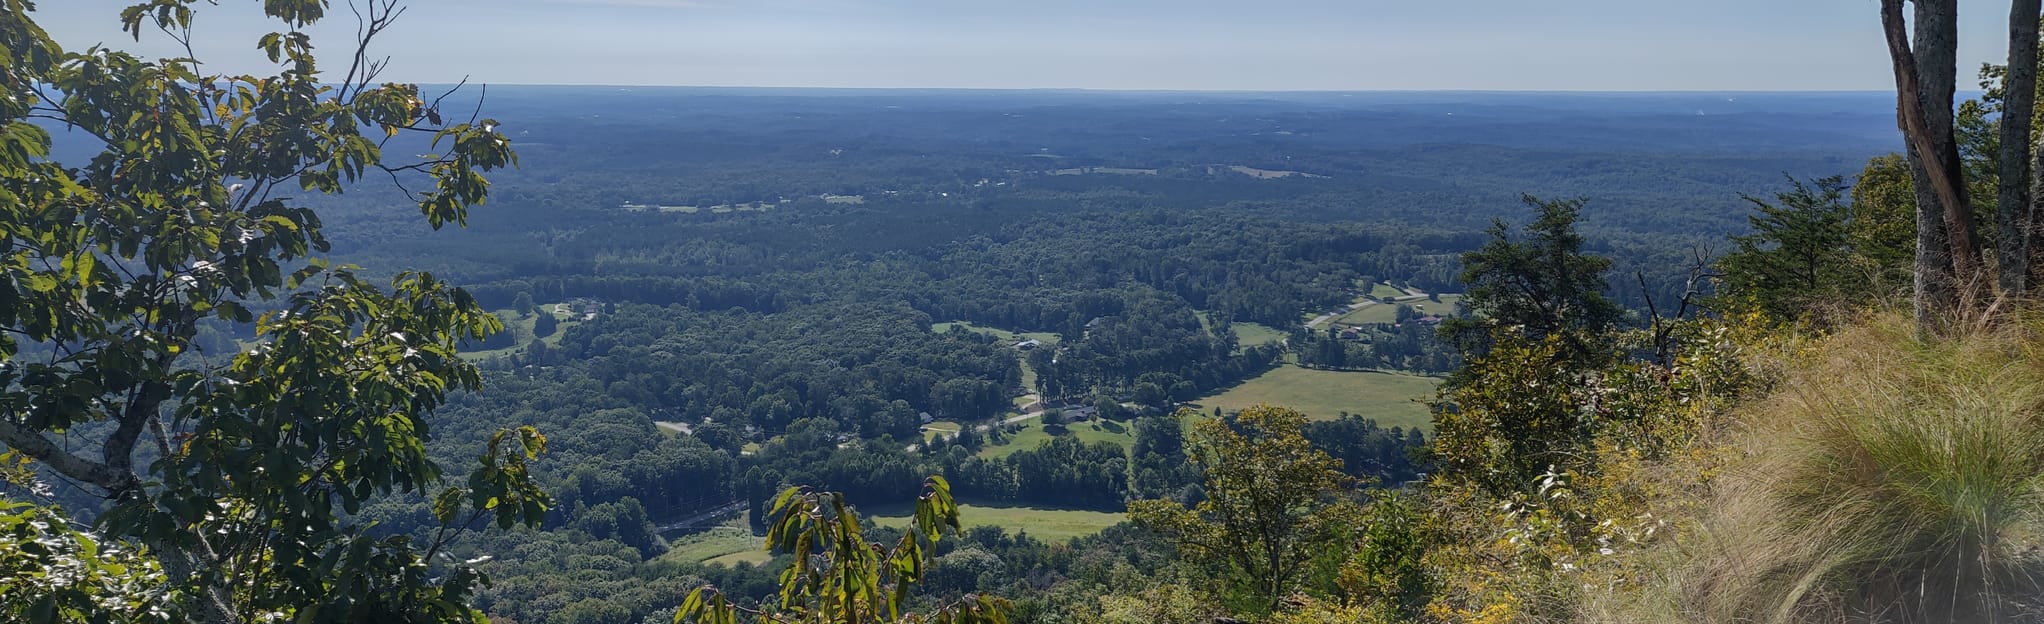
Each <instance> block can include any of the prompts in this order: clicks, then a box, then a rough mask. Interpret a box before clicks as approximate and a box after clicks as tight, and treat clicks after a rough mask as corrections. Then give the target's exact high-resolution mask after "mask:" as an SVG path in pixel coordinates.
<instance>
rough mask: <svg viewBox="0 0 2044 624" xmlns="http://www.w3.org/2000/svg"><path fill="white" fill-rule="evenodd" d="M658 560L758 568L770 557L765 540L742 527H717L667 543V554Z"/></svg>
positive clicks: (771, 556)
mask: <svg viewBox="0 0 2044 624" xmlns="http://www.w3.org/2000/svg"><path fill="white" fill-rule="evenodd" d="M660 557H661V558H663V559H668V560H671V561H685V562H689V563H707V564H712V565H715V564H723V565H733V564H736V563H737V562H740V561H744V562H748V563H751V564H753V565H759V564H762V563H766V562H767V561H768V560H769V559H772V558H773V555H772V554H770V553H768V552H767V551H766V540H764V539H762V538H760V537H758V536H755V535H753V534H752V531H750V530H747V529H745V528H743V527H736V526H720V527H716V528H713V529H710V530H708V531H703V532H701V533H694V534H690V535H684V536H680V537H676V538H673V539H671V540H668V549H667V552H666V553H665V554H662V555H660Z"/></svg>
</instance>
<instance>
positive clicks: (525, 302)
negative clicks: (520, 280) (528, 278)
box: [511, 290, 539, 318]
mask: <svg viewBox="0 0 2044 624" xmlns="http://www.w3.org/2000/svg"><path fill="white" fill-rule="evenodd" d="M511 309H512V310H514V311H516V312H518V318H532V313H533V312H536V311H538V310H539V304H537V303H533V302H532V293H529V292H525V291H522V290H521V291H518V296H516V297H512V298H511Z"/></svg>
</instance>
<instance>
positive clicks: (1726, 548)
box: [1638, 315, 2044, 623]
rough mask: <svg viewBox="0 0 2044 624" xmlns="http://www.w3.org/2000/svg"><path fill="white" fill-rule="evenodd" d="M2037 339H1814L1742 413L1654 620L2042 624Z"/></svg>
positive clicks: (2041, 348)
mask: <svg viewBox="0 0 2044 624" xmlns="http://www.w3.org/2000/svg"><path fill="white" fill-rule="evenodd" d="M2040 328H2044V324H2040V323H2038V322H2036V321H2035V320H2026V321H2023V322H2017V323H2010V324H2008V325H2005V326H2003V327H2000V328H1995V329H1989V330H1980V331H1975V332H1972V333H1971V334H1970V335H1966V336H1962V337H1957V338H1950V339H1942V340H1934V341H1920V340H1917V339H1916V338H1915V337H1914V336H1913V332H1912V331H1911V327H1910V325H1909V324H1908V322H1907V320H1906V319H1903V318H1901V317H1900V315H1889V316H1886V317H1881V318H1877V319H1874V320H1873V321H1871V322H1870V323H1868V324H1865V325H1862V326H1859V327H1855V328H1851V329H1847V330H1845V331H1843V332H1841V333H1839V334H1837V335H1835V336H1833V337H1831V338H1828V339H1826V340H1824V341H1823V342H1822V343H1821V344H1820V345H1818V348H1817V349H1815V350H1814V354H1813V355H1812V356H1810V357H1809V358H1808V361H1804V362H1800V363H1799V365H1798V366H1796V367H1794V368H1793V369H1791V371H1790V373H1789V374H1788V375H1787V376H1786V378H1785V379H1783V380H1782V384H1781V386H1780V388H1779V389H1778V390H1777V391H1776V392H1775V393H1773V394H1772V395H1770V396H1769V397H1768V398H1767V399H1765V400H1762V401H1760V402H1758V403H1757V404H1755V405H1753V406H1752V407H1750V408H1748V409H1747V410H1745V413H1744V414H1743V417H1742V421H1743V423H1744V426H1745V427H1746V430H1745V431H1743V432H1742V433H1741V434H1740V436H1739V439H1738V441H1737V448H1738V450H1739V451H1741V452H1742V453H1743V455H1744V459H1743V460H1740V461H1735V462H1733V463H1732V465H1731V466H1729V467H1728V468H1727V470H1726V473H1725V474H1724V475H1722V476H1721V477H1720V479H1719V481H1718V485H1717V487H1716V488H1715V489H1716V491H1715V493H1714V494H1713V495H1712V496H1711V498H1710V500H1709V505H1708V506H1707V508H1708V509H1710V510H1711V511H1710V512H1708V513H1707V514H1706V515H1705V517H1704V518H1703V519H1702V521H1701V523H1700V525H1699V526H1698V530H1697V534H1696V535H1695V539H1692V540H1687V541H1688V542H1689V543H1688V544H1685V545H1684V547H1683V548H1682V549H1681V551H1682V552H1681V556H1679V557H1670V562H1669V564H1668V565H1669V566H1670V568H1669V570H1668V574H1667V576H1666V578H1665V581H1666V582H1665V583H1664V584H1662V586H1661V587H1660V588H1658V589H1655V590H1650V591H1649V593H1652V592H1654V591H1659V592H1665V595H1664V596H1662V597H1661V598H1662V599H1661V600H1653V599H1648V600H1645V601H1642V603H1643V604H1644V603H1658V604H1660V605H1662V606H1663V607H1664V608H1665V609H1666V610H1664V611H1662V612H1661V613H1659V614H1657V615H1655V616H1653V617H1652V618H1651V619H1679V620H1688V621H1695V622H1809V621H1840V622H1898V623H1899V622H2009V621H2038V618H2037V615H2038V613H2037V612H2036V611H2035V606H2034V603H2035V601H2034V598H2033V597H2034V596H2036V595H2037V592H2038V590H2039V589H2040V585H2039V583H2038V580H2039V578H2040V574H2044V557H2040V556H2039V546H2040V542H2039V538H2040V536H2044V523H2040V520H2044V514H2040V512H2044V337H2040V335H2039V333H2038V330H2039V329H2040ZM1638 615H1640V616H1642V617H1645V614H1638Z"/></svg>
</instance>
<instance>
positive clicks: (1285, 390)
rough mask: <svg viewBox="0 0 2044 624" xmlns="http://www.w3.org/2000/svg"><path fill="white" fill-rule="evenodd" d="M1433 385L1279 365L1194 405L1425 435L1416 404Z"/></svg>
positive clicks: (1423, 413) (1409, 378) (1423, 414)
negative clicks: (1263, 410)
mask: <svg viewBox="0 0 2044 624" xmlns="http://www.w3.org/2000/svg"><path fill="white" fill-rule="evenodd" d="M1439 384H1440V380H1439V379H1435V378H1433V377H1422V376H1419V375H1408V374H1404V373H1379V372H1351V371H1323V370H1312V369H1306V368H1300V367H1297V366H1292V365H1285V366H1281V367H1278V368H1276V369H1272V370H1271V371H1270V372H1268V373H1264V374H1263V375H1262V376H1259V377H1257V378H1255V379H1251V380H1249V381H1246V382H1243V383H1241V384H1239V385H1237V386H1235V387H1233V388H1229V389H1227V390H1226V391H1224V392H1221V393H1220V394H1216V395H1213V396H1209V397H1206V398H1203V399H1200V400H1199V401H1196V402H1195V403H1196V404H1197V405H1198V406H1199V409H1200V411H1202V412H1211V411H1212V410H1213V408H1216V407H1218V408H1221V409H1222V410H1223V411H1231V412H1232V411H1240V410H1242V409H1243V408H1247V407H1249V406H1252V405H1259V404H1262V405H1275V406H1278V407H1286V408H1290V409H1294V410H1298V411H1299V412H1300V413H1303V414H1305V415H1306V416H1308V417H1310V418H1313V419H1315V420H1332V419H1334V418H1337V417H1339V416H1340V415H1341V413H1342V412H1348V413H1350V414H1355V415H1358V416H1362V417H1364V418H1373V419H1376V421H1377V423H1378V424H1381V425H1383V426H1386V427H1408V428H1410V427H1419V428H1421V429H1426V428H1428V427H1430V426H1431V424H1432V420H1431V418H1430V416H1429V415H1428V413H1427V408H1426V405H1425V404H1423V403H1421V401H1422V400H1424V399H1427V398H1429V397H1432V396H1433V395H1434V387H1435V386H1437V385H1439Z"/></svg>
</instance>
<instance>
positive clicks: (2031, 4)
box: [1996, 0, 2044, 297]
mask: <svg viewBox="0 0 2044 624" xmlns="http://www.w3.org/2000/svg"><path fill="white" fill-rule="evenodd" d="M2040 5H2044V0H2013V1H2012V2H2011V3H2010V7H2009V69H2008V77H2007V79H2006V80H2005V81H2003V83H2002V91H2003V92H2004V97H2003V99H2002V112H2001V188H2000V191H2001V193H2000V196H1999V198H1998V199H1999V201H1998V202H1997V217H1998V218H1997V222H1998V225H1999V226H2000V237H1999V241H1998V243H1999V244H1997V245H1996V247H1997V251H1999V252H2000V254H1999V258H1998V261H1997V264H1998V265H1999V266H1998V268H1999V269H2000V272H2001V293H2002V295H2003V296H2008V297H2020V296H2023V295H2024V294H2025V292H2026V291H2027V290H2028V288H2029V284H2028V281H2027V278H2028V276H2029V268H2030V267H2029V264H2030V245H2029V243H2030V237H2029V234H2030V229H2031V228H2030V219H2031V215H2030V195H2029V191H2030V158H2031V153H2032V150H2031V149H2030V126H2031V119H2032V117H2033V116H2034V115H2035V114H2036V111H2035V108H2036V104H2037V25H2038V24H2037V20H2038V13H2039V12H2040Z"/></svg>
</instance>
